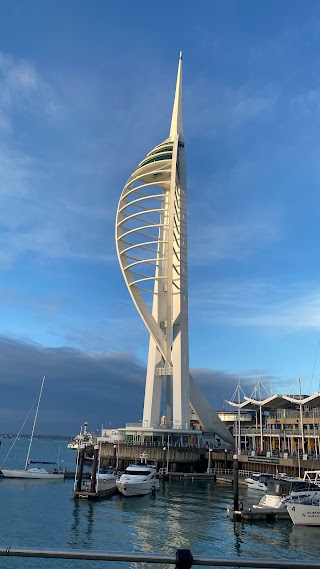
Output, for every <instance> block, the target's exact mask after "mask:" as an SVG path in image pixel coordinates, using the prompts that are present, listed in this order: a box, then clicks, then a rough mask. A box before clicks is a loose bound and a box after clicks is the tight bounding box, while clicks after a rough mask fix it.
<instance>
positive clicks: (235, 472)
mask: <svg viewBox="0 0 320 569" xmlns="http://www.w3.org/2000/svg"><path fill="white" fill-rule="evenodd" d="M233 510H234V511H235V512H236V511H238V510H239V463H238V455H237V454H234V455H233Z"/></svg>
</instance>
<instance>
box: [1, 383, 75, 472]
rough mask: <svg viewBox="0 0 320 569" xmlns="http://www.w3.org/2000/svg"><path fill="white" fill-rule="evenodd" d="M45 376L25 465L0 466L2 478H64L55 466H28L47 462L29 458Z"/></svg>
mask: <svg viewBox="0 0 320 569" xmlns="http://www.w3.org/2000/svg"><path fill="white" fill-rule="evenodd" d="M45 378H46V376H45V375H44V376H43V379H42V383H41V388H40V393H39V398H38V402H37V408H36V412H35V416H34V421H33V426H32V432H31V437H30V442H29V447H28V452H27V458H26V463H25V467H24V469H8V468H2V467H1V470H0V472H1V474H2V476H3V477H4V478H24V479H30V480H32V479H37V480H61V479H64V473H63V472H62V471H61V470H59V469H57V468H56V469H54V470H53V471H48V470H46V469H45V468H43V467H31V468H30V466H29V465H30V464H48V462H45V463H43V462H34V461H30V460H29V457H30V452H31V447H32V441H33V435H34V430H35V427H36V423H37V418H38V412H39V406H40V401H41V396H42V390H43V386H44V382H45ZM19 434H20V432H19V433H18V435H17V437H18V436H19ZM14 442H15V441H14ZM12 446H13V445H12ZM11 448H12V447H11ZM7 456H8V455H7ZM49 464H55V463H49Z"/></svg>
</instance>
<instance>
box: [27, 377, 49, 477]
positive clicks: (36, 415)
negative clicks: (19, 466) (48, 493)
mask: <svg viewBox="0 0 320 569" xmlns="http://www.w3.org/2000/svg"><path fill="white" fill-rule="evenodd" d="M45 379H46V376H45V375H44V376H43V379H42V383H41V388H40V393H39V399H38V403H37V408H36V413H35V416H34V421H33V426H32V432H31V437H30V443H29V448H28V454H27V459H26V464H25V467H24V469H25V470H27V468H28V464H29V456H30V451H31V445H32V439H33V434H34V429H35V426H36V422H37V417H38V411H39V405H40V401H41V395H42V390H43V385H44V380H45Z"/></svg>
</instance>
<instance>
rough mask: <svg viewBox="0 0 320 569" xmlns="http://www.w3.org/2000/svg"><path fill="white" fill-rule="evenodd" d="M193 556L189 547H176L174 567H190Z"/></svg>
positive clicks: (187, 568) (178, 568)
mask: <svg viewBox="0 0 320 569" xmlns="http://www.w3.org/2000/svg"><path fill="white" fill-rule="evenodd" d="M192 562H193V556H192V553H191V551H190V549H177V551H176V569H190V568H191V567H192Z"/></svg>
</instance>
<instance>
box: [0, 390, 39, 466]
mask: <svg viewBox="0 0 320 569" xmlns="http://www.w3.org/2000/svg"><path fill="white" fill-rule="evenodd" d="M37 400H38V398H37V399H35V400H34V402H33V403H32V406H31V408H30V410H29V412H28V415H27V416H26V418H25V420H24V421H23V423H22V425H21V427H20V430H19V432H18V434H17V436H16V438H15V439H14V441H13V443H12V445H11V447H10V448H9V450H8V452H7V454H6V456H5V458H4V461H3V463H2V465H1V467H0V470H1V468H2V466H3V465H4V463H5V462H6V460H7V458H8V456H9V454H10V453H11V451H12V449H13V447H14V445H15V444H16V442H17V440H18V438H19V436H20V433H21V431H22V429H23V427H24V426H25V424H26V422H27V420H28V418H29V415H30V413H31V411H32V409H33V408H34V406H35V404H36V402H37Z"/></svg>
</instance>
